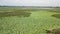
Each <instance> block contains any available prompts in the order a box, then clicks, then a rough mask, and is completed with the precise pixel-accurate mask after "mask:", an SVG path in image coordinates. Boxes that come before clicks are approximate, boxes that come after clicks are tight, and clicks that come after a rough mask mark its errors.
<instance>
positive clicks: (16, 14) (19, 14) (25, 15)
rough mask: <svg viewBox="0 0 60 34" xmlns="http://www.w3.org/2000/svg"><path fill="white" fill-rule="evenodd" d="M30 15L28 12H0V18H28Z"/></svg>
mask: <svg viewBox="0 0 60 34" xmlns="http://www.w3.org/2000/svg"><path fill="white" fill-rule="evenodd" d="M30 15H31V13H30V12H25V11H15V12H0V17H10V16H19V17H21V16H23V17H29V16H30Z"/></svg>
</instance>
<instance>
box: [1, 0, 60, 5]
mask: <svg viewBox="0 0 60 34" xmlns="http://www.w3.org/2000/svg"><path fill="white" fill-rule="evenodd" d="M0 5H15V6H60V0H0Z"/></svg>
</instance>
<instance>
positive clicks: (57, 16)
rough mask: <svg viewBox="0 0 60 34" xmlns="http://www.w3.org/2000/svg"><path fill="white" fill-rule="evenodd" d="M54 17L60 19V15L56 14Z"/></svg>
mask: <svg viewBox="0 0 60 34" xmlns="http://www.w3.org/2000/svg"><path fill="white" fill-rule="evenodd" d="M52 17H56V18H60V14H54V15H52Z"/></svg>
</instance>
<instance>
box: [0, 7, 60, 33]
mask: <svg viewBox="0 0 60 34" xmlns="http://www.w3.org/2000/svg"><path fill="white" fill-rule="evenodd" d="M51 11H53V12H51ZM51 11H50V10H34V9H12V8H9V9H7V8H0V34H46V33H45V32H46V31H45V30H47V29H52V28H59V27H60V12H59V11H55V12H54V10H51ZM10 12H11V13H10ZM13 13H14V15H13ZM17 13H19V15H18V14H17ZM21 13H23V16H20V15H21ZM28 13H31V14H30V15H29V16H28V17H25V16H27V15H28ZM7 14H8V15H7ZM25 14H26V15H25ZM56 14H57V15H56Z"/></svg>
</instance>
